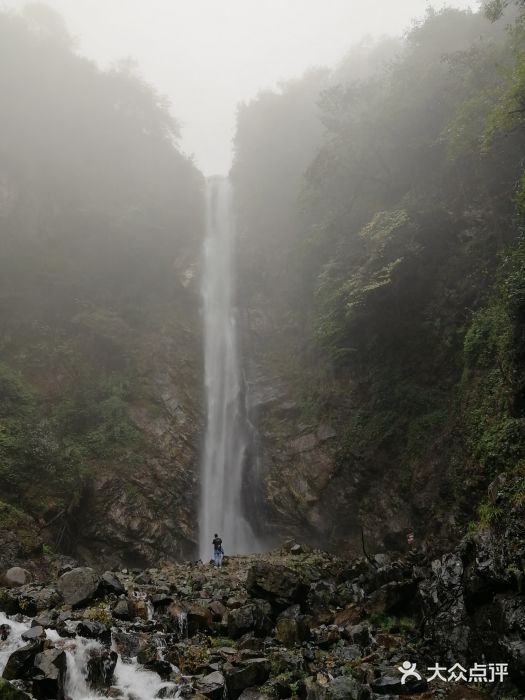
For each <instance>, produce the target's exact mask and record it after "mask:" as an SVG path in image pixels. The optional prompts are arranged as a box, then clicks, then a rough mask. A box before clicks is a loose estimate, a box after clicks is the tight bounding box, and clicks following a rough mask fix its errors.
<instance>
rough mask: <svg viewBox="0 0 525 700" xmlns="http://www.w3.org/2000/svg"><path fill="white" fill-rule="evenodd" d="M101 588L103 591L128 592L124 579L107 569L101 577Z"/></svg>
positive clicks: (119, 593) (120, 593) (117, 593)
mask: <svg viewBox="0 0 525 700" xmlns="http://www.w3.org/2000/svg"><path fill="white" fill-rule="evenodd" d="M100 588H101V590H102V592H103V593H114V594H115V595H122V594H123V593H125V592H126V589H125V588H124V585H123V584H122V581H121V580H120V579H119V577H118V576H117V575H116V574H114V573H113V572H112V571H106V572H104V573H103V574H102V576H101V577H100Z"/></svg>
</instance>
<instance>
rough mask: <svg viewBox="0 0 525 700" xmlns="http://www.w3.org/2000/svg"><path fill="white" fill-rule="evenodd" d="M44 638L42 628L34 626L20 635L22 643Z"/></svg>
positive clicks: (44, 634)
mask: <svg viewBox="0 0 525 700" xmlns="http://www.w3.org/2000/svg"><path fill="white" fill-rule="evenodd" d="M45 636H46V633H45V631H44V628H43V627H41V626H40V625H35V626H34V627H30V628H29V629H28V630H27V632H24V633H23V634H22V639H23V640H24V642H32V641H33V640H34V639H45Z"/></svg>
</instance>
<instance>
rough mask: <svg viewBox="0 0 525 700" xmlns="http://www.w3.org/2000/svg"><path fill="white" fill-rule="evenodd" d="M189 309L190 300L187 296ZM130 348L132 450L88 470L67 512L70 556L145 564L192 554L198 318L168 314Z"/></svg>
mask: <svg viewBox="0 0 525 700" xmlns="http://www.w3.org/2000/svg"><path fill="white" fill-rule="evenodd" d="M191 303H193V304H194V305H195V306H194V308H196V300H193V302H191ZM165 314H166V317H167V318H168V320H167V322H166V323H165V324H164V325H163V327H162V328H160V329H159V330H158V331H157V332H154V333H151V334H148V335H147V336H146V337H144V338H143V339H142V340H141V342H140V345H139V347H138V348H137V353H138V361H137V367H136V374H134V376H131V377H130V381H131V382H132V383H134V384H138V385H140V391H139V392H137V395H136V396H134V397H133V398H132V399H131V400H130V402H129V404H128V411H129V418H130V421H131V423H132V424H133V426H134V427H135V428H136V429H137V431H138V433H139V442H140V446H138V447H137V448H136V449H135V450H133V451H131V450H130V451H129V452H127V451H126V452H125V453H124V454H123V455H122V456H121V457H120V458H119V461H118V463H117V464H115V463H110V464H108V465H104V466H102V467H101V468H96V469H95V474H94V475H93V476H92V477H89V478H88V479H87V481H86V483H85V485H84V487H83V491H82V493H81V495H80V498H79V501H78V505H77V506H76V508H75V509H74V510H73V511H72V513H71V514H70V516H69V517H68V526H69V527H70V532H71V537H72V540H71V544H70V547H71V549H72V553H73V555H74V556H77V557H80V558H81V559H82V560H84V561H88V562H91V563H96V564H97V565H99V566H100V565H102V564H106V565H107V566H109V565H110V564H111V563H121V564H126V565H137V566H138V565H147V564H150V563H152V562H158V561H160V560H163V559H164V560H168V561H173V560H181V559H186V558H188V557H191V556H193V555H194V554H195V547H196V546H197V540H198V524H197V507H198V477H199V457H200V441H201V435H202V426H203V416H202V412H201V411H202V402H201V392H202V382H201V373H202V368H201V339H200V334H199V332H198V326H197V322H198V318H197V317H195V318H193V319H192V320H193V321H194V326H193V327H192V328H191V329H190V328H188V327H186V328H181V327H180V326H178V325H177V324H175V323H173V321H172V320H170V319H169V316H170V309H169V308H167V309H165Z"/></svg>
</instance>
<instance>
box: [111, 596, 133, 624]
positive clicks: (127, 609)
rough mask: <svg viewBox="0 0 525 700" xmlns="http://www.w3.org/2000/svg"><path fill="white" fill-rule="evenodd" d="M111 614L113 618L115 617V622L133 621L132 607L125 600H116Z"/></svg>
mask: <svg viewBox="0 0 525 700" xmlns="http://www.w3.org/2000/svg"><path fill="white" fill-rule="evenodd" d="M111 612H112V615H113V617H116V618H117V620H132V619H133V607H132V605H131V603H130V601H129V600H128V599H127V598H120V599H119V600H117V602H116V603H115V605H114V606H113V609H112V611H111Z"/></svg>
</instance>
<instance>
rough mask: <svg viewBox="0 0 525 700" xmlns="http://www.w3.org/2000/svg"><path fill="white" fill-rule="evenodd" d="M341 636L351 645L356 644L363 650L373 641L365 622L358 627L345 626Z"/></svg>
mask: <svg viewBox="0 0 525 700" xmlns="http://www.w3.org/2000/svg"><path fill="white" fill-rule="evenodd" d="M343 636H344V637H345V639H348V641H349V642H352V644H357V645H358V646H360V647H364V648H366V647H369V646H370V645H371V644H372V642H373V641H374V640H373V637H372V634H371V632H370V627H369V626H368V624H367V623H366V622H363V623H361V624H359V625H347V626H346V627H345V628H344V630H343Z"/></svg>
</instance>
